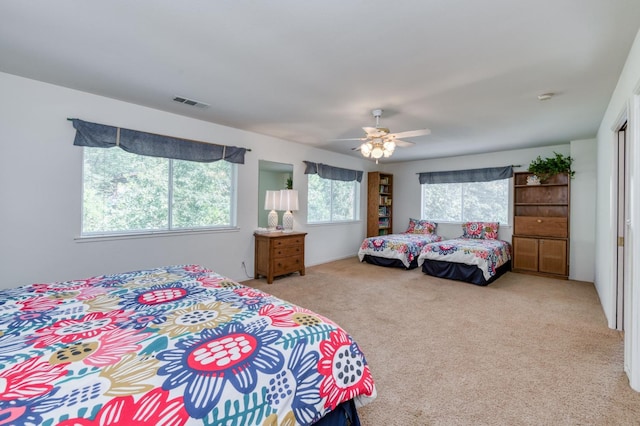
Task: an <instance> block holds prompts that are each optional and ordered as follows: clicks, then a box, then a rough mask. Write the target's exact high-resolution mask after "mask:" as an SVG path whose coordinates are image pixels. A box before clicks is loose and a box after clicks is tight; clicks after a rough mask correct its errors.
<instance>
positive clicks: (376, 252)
mask: <svg viewBox="0 0 640 426" xmlns="http://www.w3.org/2000/svg"><path fill="white" fill-rule="evenodd" d="M437 226H438V224H437V223H435V222H432V221H429V220H423V219H409V226H408V227H407V230H406V231H405V232H403V233H401V234H388V235H380V236H375V237H369V238H365V239H364V241H363V242H362V244H361V245H360V249H359V250H358V258H359V259H360V262H362V261H365V262H367V263H371V264H374V265H380V266H394V267H401V268H405V269H413V268H416V267H418V255H419V254H420V251H421V250H422V248H423V247H424V246H425V245H426V244H427V243H431V242H434V241H440V240H442V237H440V236H438V235H437V234H436V228H437Z"/></svg>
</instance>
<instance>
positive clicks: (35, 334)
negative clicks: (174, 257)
mask: <svg viewBox="0 0 640 426" xmlns="http://www.w3.org/2000/svg"><path fill="white" fill-rule="evenodd" d="M375 397H376V389H375V385H374V382H373V378H372V376H371V373H370V371H369V367H368V365H367V362H366V359H365V356H364V354H363V353H362V352H361V351H360V348H359V346H358V345H357V343H356V342H354V341H353V339H352V338H351V337H350V336H349V335H348V334H347V333H346V332H345V331H344V330H343V329H341V328H340V327H339V326H337V325H336V324H335V323H333V322H332V321H331V320H329V319H327V318H324V317H322V316H320V315H318V314H316V313H314V312H312V311H309V310H307V309H304V308H301V307H298V306H296V305H293V304H290V303H288V302H285V301H283V300H280V299H278V298H276V297H274V296H271V295H269V294H267V293H264V292H262V291H259V290H256V289H253V288H250V287H246V286H244V285H242V284H239V283H237V282H234V281H232V280H230V279H227V278H225V277H223V276H221V275H219V274H217V273H215V272H212V271H210V270H207V269H205V268H202V267H201V266H197V265H182V266H173V267H166V268H158V269H151V270H144V271H136V272H129V273H124V274H115V275H104V276H100V277H94V278H91V279H88V280H82V281H67V282H58V283H49V284H33V285H29V286H24V287H21V288H19V289H10V290H0V425H18V424H20V425H23V424H24V425H44V426H54V425H60V426H72V425H73V426H84V425H87V426H88V425H105V426H106V425H123V424H136V425H149V426H155V425H160V424H162V425H175V426H178V425H196V424H198V425H222V424H224V425H273V424H287V425H308V424H312V423H314V422H316V421H317V420H318V419H320V418H321V417H322V416H324V415H325V414H326V413H328V412H329V411H331V410H332V409H334V408H336V407H337V406H338V405H339V404H340V403H342V402H344V401H347V400H350V399H355V402H356V405H357V406H361V405H364V404H366V403H368V402H370V401H372V400H373V399H374V398H375Z"/></svg>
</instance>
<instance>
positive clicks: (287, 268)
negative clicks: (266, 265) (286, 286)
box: [273, 256, 303, 275]
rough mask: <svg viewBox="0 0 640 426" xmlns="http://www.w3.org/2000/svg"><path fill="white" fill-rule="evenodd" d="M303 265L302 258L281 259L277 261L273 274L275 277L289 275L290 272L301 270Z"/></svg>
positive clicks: (275, 261)
mask: <svg viewBox="0 0 640 426" xmlns="http://www.w3.org/2000/svg"><path fill="white" fill-rule="evenodd" d="M302 265H303V261H302V256H296V257H283V258H281V259H275V260H274V265H273V273H274V275H279V274H287V273H289V272H295V271H298V270H300V268H301V267H302Z"/></svg>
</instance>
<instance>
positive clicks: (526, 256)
mask: <svg viewBox="0 0 640 426" xmlns="http://www.w3.org/2000/svg"><path fill="white" fill-rule="evenodd" d="M531 175H532V173H529V172H519V173H515V174H514V208H513V211H514V224H513V271H514V272H527V273H533V274H539V275H546V276H551V277H557V278H565V279H566V278H568V276H569V200H570V193H569V190H570V188H569V186H570V185H569V183H570V178H569V176H568V175H567V174H558V175H555V176H552V177H550V178H549V179H547V180H546V181H545V182H544V183H541V184H539V185H527V177H528V176H531Z"/></svg>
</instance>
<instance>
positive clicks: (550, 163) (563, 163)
mask: <svg viewBox="0 0 640 426" xmlns="http://www.w3.org/2000/svg"><path fill="white" fill-rule="evenodd" d="M553 153H554V154H555V156H554V157H547V158H544V159H543V158H541V157H540V156H539V155H538V158H536V159H535V160H533V161H532V162H531V164H529V172H530V173H533V174H534V175H536V176H538V178H539V179H540V182H544V181H545V180H547V179H549V178H550V177H551V176H555V175H557V174H558V173H566V174H567V175H569V177H570V178H572V179H573V176H574V174H575V172H574V171H573V170H571V163H573V158H571V157H570V156H566V157H565V156H564V155H562V154H558V153H557V152H555V151H554V152H553Z"/></svg>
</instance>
